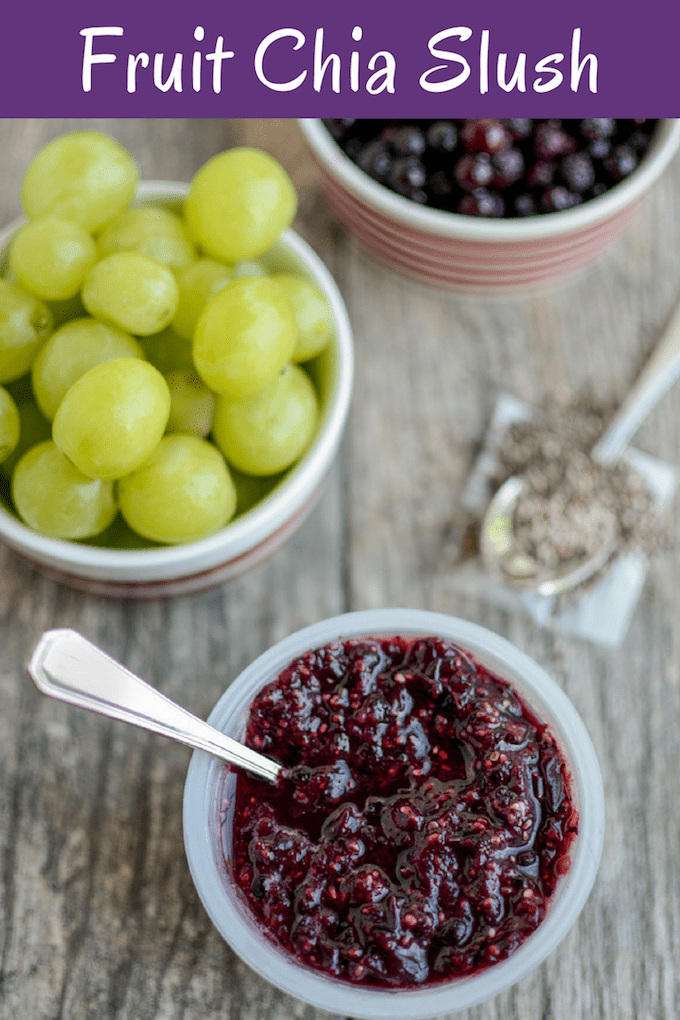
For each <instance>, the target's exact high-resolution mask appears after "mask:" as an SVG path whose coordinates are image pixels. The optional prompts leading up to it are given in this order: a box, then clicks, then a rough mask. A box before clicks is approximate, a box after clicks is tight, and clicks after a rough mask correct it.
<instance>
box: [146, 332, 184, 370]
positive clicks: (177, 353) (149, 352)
mask: <svg viewBox="0 0 680 1020" xmlns="http://www.w3.org/2000/svg"><path fill="white" fill-rule="evenodd" d="M139 342H140V344H141V347H142V350H143V351H144V354H145V355H146V358H147V361H150V362H151V364H152V365H153V366H154V367H155V368H157V369H158V371H159V372H160V373H161V375H167V373H168V372H174V370H175V369H176V368H189V369H193V368H194V359H193V355H192V352H191V342H190V341H189V340H185V339H184V337H181V336H178V335H177V333H175V331H174V329H173V328H172V327H171V326H166V328H165V329H162V330H161V331H160V333H153V334H152V335H151V336H143V337H141V338H140V341H139Z"/></svg>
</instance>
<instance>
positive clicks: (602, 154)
mask: <svg viewBox="0 0 680 1020" xmlns="http://www.w3.org/2000/svg"><path fill="white" fill-rule="evenodd" d="M611 151H612V143H611V141H610V140H609V139H608V138H594V139H593V140H592V142H589V144H588V149H587V152H588V155H589V156H590V157H591V158H592V159H599V160H603V159H606V158H607V156H608V155H609V153H610V152H611Z"/></svg>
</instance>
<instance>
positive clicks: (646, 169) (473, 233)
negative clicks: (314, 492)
mask: <svg viewBox="0 0 680 1020" xmlns="http://www.w3.org/2000/svg"><path fill="white" fill-rule="evenodd" d="M298 125H299V127H300V130H301V131H302V133H303V135H304V137H305V140H306V141H307V144H308V145H309V147H310V148H311V150H312V152H313V153H314V155H315V156H316V157H317V159H318V161H319V162H320V163H321V165H322V166H323V168H324V169H325V170H326V172H327V173H328V174H330V176H331V177H332V178H334V179H335V180H336V181H337V182H338V183H339V184H340V185H341V186H342V187H343V188H345V189H346V190H347V191H348V192H350V194H352V195H353V196H354V197H355V198H356V199H358V200H359V201H360V202H362V203H365V204H366V205H368V206H369V207H371V208H372V209H374V210H375V211H376V212H378V213H381V214H382V215H383V216H386V217H388V218H389V219H392V220H396V221H397V222H398V223H401V224H402V225H404V226H407V227H410V228H412V229H414V230H418V231H421V232H422V233H425V234H434V235H437V236H439V237H444V238H451V239H454V238H455V239H462V240H467V241H478V242H493V243H496V244H503V243H506V244H509V245H511V244H517V243H519V242H525V241H539V240H542V239H544V238H549V237H560V236H562V235H564V234H570V233H575V232H579V231H582V230H587V229H588V228H590V227H592V226H594V225H595V224H598V223H601V222H602V221H603V220H607V219H609V218H610V217H612V216H615V215H616V214H617V213H619V212H621V210H623V209H624V208H626V207H628V206H631V205H633V204H634V203H636V202H637V201H638V200H639V199H640V198H641V197H642V195H643V194H644V193H645V192H646V191H647V190H648V189H649V188H650V187H651V186H652V184H654V183H655V181H656V180H657V179H658V177H659V176H660V175H661V174H662V173H663V171H664V170H665V169H666V167H667V166H668V164H669V163H670V161H671V160H672V159H673V157H674V156H675V154H676V152H677V151H678V149H679V148H680V119H674V118H659V124H658V125H657V128H656V131H655V132H654V134H653V136H652V139H651V143H650V146H649V149H648V150H647V152H646V154H645V156H644V157H643V158H642V160H641V161H640V163H639V165H638V166H637V167H636V168H635V170H633V172H632V173H631V174H630V175H629V176H628V177H626V178H625V179H624V180H623V181H620V182H619V183H618V184H616V185H615V186H614V187H612V188H611V189H610V190H609V191H607V192H605V193H604V194H602V195H598V196H597V197H596V198H591V199H588V201H587V202H583V204H582V205H578V206H575V207H574V208H572V209H565V210H562V211H560V212H554V213H549V214H547V215H545V216H528V217H525V218H522V219H483V218H481V217H475V216H465V215H463V214H461V213H453V212H444V211H443V210H440V209H430V208H427V207H424V206H421V205H418V203H416V202H412V201H410V199H408V198H404V197H403V196H402V195H398V194H396V192H393V191H390V189H389V188H386V187H385V186H384V185H382V184H379V183H378V182H377V181H375V180H373V179H372V178H371V177H369V176H368V174H367V173H365V172H364V171H363V170H360V169H359V167H357V166H356V164H355V163H353V162H352V161H351V160H350V159H349V157H348V156H346V155H345V153H344V152H343V151H342V149H341V148H340V146H339V145H338V144H337V142H336V141H335V139H334V138H333V137H332V135H331V134H330V132H329V131H328V129H327V128H326V127H324V124H323V122H322V120H321V119H320V118H300V119H299V120H298Z"/></svg>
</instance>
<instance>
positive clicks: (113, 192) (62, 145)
mask: <svg viewBox="0 0 680 1020" xmlns="http://www.w3.org/2000/svg"><path fill="white" fill-rule="evenodd" d="M138 182H139V171H138V169H137V165H136V163H135V161H134V159H133V158H132V156H131V155H130V153H129V152H128V151H127V150H126V149H125V148H123V146H122V145H120V143H119V142H117V141H115V140H114V139H113V138H109V136H108V135H105V134H102V133H101V132H99V131H76V132H73V133H71V134H66V135H62V136H61V137H60V138H55V139H54V141H52V142H49V144H48V145H46V146H45V147H44V149H41V150H40V152H39V153H38V155H37V156H36V157H35V159H34V160H33V162H32V163H31V165H30V166H29V168H28V170H27V171H26V174H25V176H24V181H23V185H22V189H21V202H22V205H23V208H24V212H25V213H26V215H27V216H28V218H29V219H31V220H34V219H38V218H40V217H41V216H59V217H60V218H61V219H65V220H73V221H74V222H75V223H80V225H81V226H83V227H85V229H86V230H88V231H90V232H94V231H95V230H98V229H99V228H100V227H103V226H104V224H105V223H108V221H109V220H112V219H113V217H114V216H117V215H118V213H119V212H122V211H123V209H125V208H126V206H128V205H129V204H130V202H131V201H132V199H133V197H134V194H135V191H136V189H137V184H138Z"/></svg>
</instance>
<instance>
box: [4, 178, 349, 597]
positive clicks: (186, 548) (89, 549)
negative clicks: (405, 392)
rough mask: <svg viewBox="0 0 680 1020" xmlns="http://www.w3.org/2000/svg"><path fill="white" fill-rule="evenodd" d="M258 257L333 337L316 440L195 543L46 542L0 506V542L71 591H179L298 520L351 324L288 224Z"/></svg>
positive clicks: (172, 199) (327, 460) (310, 502)
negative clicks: (293, 287)
mask: <svg viewBox="0 0 680 1020" xmlns="http://www.w3.org/2000/svg"><path fill="white" fill-rule="evenodd" d="M188 187H189V186H188V184H183V183H178V182H174V181H145V182H142V184H141V185H140V188H139V191H138V196H137V204H145V205H146V204H154V205H155V204H160V205H165V206H170V207H172V206H179V205H180V204H181V202H182V199H183V198H184V196H185V195H186V193H187V190H188ZM22 222H23V221H17V222H15V223H12V224H10V226H8V227H6V228H5V229H4V230H3V231H2V232H0V275H3V274H4V272H5V271H6V266H7V250H8V245H9V242H10V240H11V238H12V236H13V235H14V233H15V232H16V231H17V230H18V228H19V227H20V226H21V224H22ZM263 261H266V262H267V264H268V267H269V268H271V269H286V270H289V271H294V272H299V273H301V274H302V275H304V276H306V277H308V278H309V279H311V280H313V281H314V282H315V283H316V284H317V285H318V286H319V287H320V288H321V290H322V291H323V293H324V294H325V295H326V298H327V299H328V301H329V303H330V306H331V309H332V313H333V321H334V326H335V330H334V337H333V340H332V342H331V344H330V346H329V348H328V349H327V350H326V351H325V352H324V353H323V354H322V355H320V356H319V359H318V361H317V362H316V363H315V368H316V369H317V371H316V372H315V379H316V381H317V383H318V387H319V391H320V397H321V418H320V423H319V427H318V430H317V434H316V438H315V440H314V442H313V444H312V446H311V447H310V449H309V450H308V451H307V453H306V454H305V455H304V457H303V458H302V459H301V460H300V462H299V463H298V464H297V465H296V466H295V467H294V468H292V469H291V470H290V471H289V472H288V474H287V475H286V476H285V478H284V480H283V481H282V482H281V483H280V484H279V485H278V486H276V488H275V489H274V490H273V491H272V492H271V493H270V494H269V495H268V496H267V497H266V498H265V499H263V500H262V501H261V502H260V503H258V504H257V505H256V506H255V507H254V508H253V509H251V510H249V511H248V512H247V513H245V514H243V515H241V516H240V517H238V518H236V520H234V521H233V523H230V524H228V525H227V526H226V527H225V528H223V529H222V530H221V531H219V532H217V533H216V534H215V535H212V536H210V537H209V538H206V539H203V540H201V541H199V542H191V543H189V544H186V545H179V546H167V547H162V548H151V549H142V550H121V549H105V548H99V547H97V546H94V545H82V544H80V543H77V542H67V541H61V540H58V539H52V538H45V537H44V536H41V535H38V534H36V533H35V532H34V531H31V529H30V528H27V527H26V526H25V525H23V524H22V523H21V522H20V521H19V520H18V519H17V518H16V517H14V516H13V515H12V514H10V513H8V512H7V511H6V510H4V509H2V508H0V541H3V542H5V544H6V545H8V546H10V547H11V548H12V549H14V550H15V551H16V552H18V553H20V554H21V555H23V556H25V557H27V558H28V559H30V560H32V561H33V562H34V563H35V564H36V565H37V566H38V567H40V569H41V570H42V571H43V572H44V573H46V574H49V575H50V576H51V577H54V578H56V579H57V580H59V581H62V582H64V583H66V584H69V585H70V586H72V587H76V588H81V589H84V590H87V591H90V592H93V593H95V594H103V595H113V596H119V597H130V598H152V597H156V596H165V595H185V594H189V593H191V592H196V591H201V590H203V589H205V588H210V587H214V586H216V585H219V584H222V583H224V582H226V581H230V580H232V579H233V578H235V577H237V576H239V575H240V574H242V573H244V572H245V571H246V570H249V569H250V568H251V567H254V566H256V565H257V564H259V563H260V562H261V561H262V560H264V559H265V558H266V557H268V556H270V555H271V554H272V553H273V552H275V551H276V550H277V549H278V548H279V547H280V546H281V545H282V544H283V543H284V542H285V541H286V540H287V539H288V538H289V537H290V536H291V535H292V534H293V533H294V532H295V531H296V529H297V528H298V527H299V526H300V524H301V523H302V521H303V520H304V519H305V517H306V516H307V514H308V513H309V512H310V510H311V509H312V507H313V506H314V505H315V503H316V501H317V499H318V497H319V496H320V494H321V491H322V487H323V483H324V480H325V478H326V476H327V474H328V471H329V468H330V466H331V464H332V462H333V459H334V457H335V455H336V453H337V450H338V446H339V444H340V440H341V437H342V433H343V429H344V426H345V422H346V419H347V413H348V409H349V404H350V399H351V393H352V382H353V374H354V348H353V343H352V330H351V326H350V322H349V319H348V316H347V310H346V308H345V304H344V301H343V299H342V296H341V294H340V292H339V290H338V288H337V286H336V284H335V281H334V280H333V277H332V276H331V274H330V273H329V272H328V270H327V269H326V267H325V265H324V264H323V262H322V261H321V259H320V258H319V257H318V255H316V254H315V252H314V251H313V250H312V249H311V248H310V246H309V245H308V244H307V243H306V242H305V241H303V239H302V238H301V237H300V236H299V235H298V234H296V233H295V232H294V231H293V230H287V231H286V232H285V234H284V235H283V237H282V238H281V240H280V241H279V243H278V244H277V245H276V246H275V247H274V248H273V249H272V251H271V253H269V254H268V255H267V256H266V258H265V259H263Z"/></svg>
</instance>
